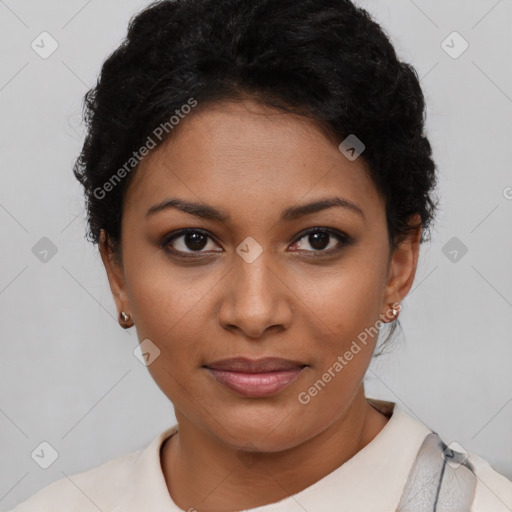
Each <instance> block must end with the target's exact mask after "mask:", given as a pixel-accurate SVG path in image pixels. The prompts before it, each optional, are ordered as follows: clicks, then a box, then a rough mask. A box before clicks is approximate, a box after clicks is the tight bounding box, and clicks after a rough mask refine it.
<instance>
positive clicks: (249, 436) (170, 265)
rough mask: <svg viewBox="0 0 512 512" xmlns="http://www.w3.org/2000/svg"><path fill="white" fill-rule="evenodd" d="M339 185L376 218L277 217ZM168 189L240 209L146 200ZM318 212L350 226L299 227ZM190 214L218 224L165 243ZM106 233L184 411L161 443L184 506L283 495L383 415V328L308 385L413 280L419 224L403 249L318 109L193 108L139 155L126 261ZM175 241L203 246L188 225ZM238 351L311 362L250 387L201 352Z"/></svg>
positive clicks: (242, 503)
mask: <svg viewBox="0 0 512 512" xmlns="http://www.w3.org/2000/svg"><path fill="white" fill-rule="evenodd" d="M339 142H341V141H339ZM333 196H338V197H342V198H345V199H347V200H350V201H352V202H354V203H356V204H357V205H359V207H360V208H361V209H362V210H363V212H364V218H363V217H362V216H360V215H358V214H357V213H355V212H353V211H352V210H350V209H347V208H340V207H331V208H327V209H324V210H322V211H319V212H315V213H312V214H309V215H306V216H304V217H300V218H297V219H293V220H281V212H282V211H283V210H284V209H286V208H288V207H290V206H297V205H302V204H307V203H310V202H313V201H315V200H318V199H323V198H328V197H333ZM171 197H173V198H179V199H182V200H187V201H194V202H202V203H206V204H208V205H211V206H213V207H215V208H217V209H222V210H224V211H225V212H226V213H227V214H229V216H230V219H229V220H227V221H224V222H219V221H215V220H209V219H203V218H199V217H196V216H194V215H192V214H190V213H185V212H182V211H179V210H178V209H167V210H163V211H160V212H158V213H156V214H154V215H151V216H148V217H146V216H145V214H146V211H147V210H148V208H150V207H151V206H153V205H155V204H158V203H160V202H162V201H163V200H165V199H168V198H171ZM315 227H322V228H331V229H333V230H338V231H340V232H342V233H345V234H347V235H349V236H350V237H352V238H353V240H354V242H353V243H352V244H349V245H345V246H344V245H343V242H339V241H338V240H337V239H336V238H335V237H334V236H331V237H330V238H327V239H326V242H325V244H324V247H325V248H321V249H318V248H315V246H313V243H314V242H313V243H312V242H311V238H310V237H309V238H308V234H305V235H300V233H301V232H302V231H303V230H306V229H310V228H315ZM182 228H197V229H201V230H203V231H207V232H208V235H210V238H207V239H206V241H205V243H204V244H203V246H201V247H202V248H199V256H200V257H198V258H196V259H193V257H192V258H188V259H185V258H179V257H178V256H172V254H171V253H170V252H166V251H165V250H164V248H162V247H161V246H160V244H161V243H162V242H163V240H164V238H165V236H166V235H169V234H170V233H173V232H176V231H177V230H179V229H182ZM102 235H103V236H102V242H101V244H100V251H101V256H102V259H103V262H104V265H105V268H106V271H107V275H108V279H109V283H110V287H111V290H112V294H113V297H114V300H115V302H116V306H117V309H118V311H125V312H127V313H129V314H130V315H131V316H132V319H133V321H134V322H135V327H136V330H137V334H138V337H139V340H144V339H146V338H149V339H150V340H151V341H152V342H153V343H154V344H155V345H157V346H158V348H159V349H160V351H161V353H160V356H159V357H158V358H157V359H155V361H154V362H153V363H152V364H150V365H149V366H148V370H149V371H150V373H151V375H152V377H153V378H154V380H155V382H156V383H157V384H158V386H159V387H160V388H161V390H162V391H163V392H164V393H165V395H166V396H167V397H168V398H169V399H170V400H171V401H172V403H173V405H174V408H175V413H176V418H177V420H178V424H179V432H178V433H177V434H175V435H174V436H172V437H171V438H170V439H169V440H168V441H167V442H166V443H165V444H164V446H163V448H162V451H161V463H162V470H163V473H164V476H165V479H166V482H167V487H168V489H169V493H170V495H171V496H172V498H173V500H174V501H175V502H176V504H177V505H178V506H179V507H181V508H183V509H184V510H188V509H189V508H190V507H195V509H197V510H199V511H203V510H204V511H211V510H225V511H236V510H241V509H245V508H254V507H257V506H262V505H264V504H268V503H272V502H275V501H278V500H281V499H283V498H285V497H286V496H289V495H292V494H295V493H297V492H299V491H301V490H302V489H304V488H306V487H308V486H310V485H312V484H313V483H315V482H316V481H318V480H319V479H321V478H322V477H324V476H325V475H327V474H328V473H330V472H332V471H333V470H334V469H336V468H337V467H339V466H340V465H341V464H343V463H344V462H345V461H346V460H348V459H349V458H351V457H352V456H353V455H354V454H356V453H357V452H358V451H359V450H361V449H362V448H363V447H364V446H366V445H367V444H368V443H369V442H370V441H371V440H372V439H373V438H374V437H375V436H376V435H377V434H378V433H379V432H380V431H381V430H382V428H383V427H384V426H385V425H386V423H387V421H388V418H386V417H385V416H384V415H383V414H381V413H380V412H378V411H377V410H376V409H374V408H373V407H371V406H370V405H369V404H368V402H367V401H366V398H365V395H364V387H363V377H364V374H365V372H366V370H367V368H368V365H369V363H370V360H371V356H372V353H373V351H374V348H375V343H376V341H377V340H376V338H369V339H368V343H367V345H366V346H364V345H361V347H362V350H361V351H360V352H358V353H357V355H355V356H354V358H353V359H352V360H351V361H350V362H349V363H348V364H347V365H346V366H345V367H344V368H343V370H342V371H341V372H339V373H338V374H336V377H335V378H333V379H332V380H331V381H330V382H329V383H328V384H327V385H326V386H325V388H324V389H322V390H321V391H320V392H319V393H318V394H317V395H316V396H315V397H313V398H312V399H311V401H310V402H309V403H308V404H303V403H301V402H300V401H299V400H298V394H299V393H300V392H303V391H307V390H308V388H310V386H312V385H313V384H314V383H315V382H316V381H317V380H318V379H320V378H321V377H322V374H324V373H325V371H326V370H327V369H328V368H329V367H332V365H333V364H334V363H335V361H336V360H337V357H338V356H339V355H343V354H344V353H345V352H346V351H347V350H348V349H349V347H350V346H351V344H352V342H353V341H354V340H356V339H357V336H358V334H359V333H361V332H362V331H364V330H365V328H370V327H372V326H374V325H375V324H376V323H377V322H378V320H379V319H380V318H382V317H381V315H387V314H388V315H389V304H390V303H393V302H401V301H402V299H403V298H404V297H405V296H406V295H407V293H408V292H409V290H410V288H411V285H412V282H413V280H414V274H415V272H416V266H417V260H418V252H419V240H420V235H421V228H418V229H417V230H416V231H415V232H414V233H413V234H412V235H411V236H409V237H408V238H407V239H406V240H405V241H404V242H403V243H401V244H400V245H399V247H398V248H397V249H396V250H395V251H394V252H393V253H391V252H390V245H389V241H388V236H387V230H386V217H385V205H384V201H383V199H382V198H381V197H380V195H379V194H378V192H377V189H376V188H375V186H374V184H373V182H372V181H371V180H370V179H369V177H368V175H367V173H366V168H365V163H364V162H363V160H362V159H361V158H359V159H356V160H355V161H349V160H348V159H347V158H346V157H345V156H344V155H343V154H342V153H341V152H340V151H339V150H338V148H337V145H336V144H334V143H333V141H332V140H329V139H328V137H327V136H326V135H325V134H324V133H323V132H322V131H321V130H320V129H319V128H318V127H317V125H316V124H315V123H314V122H313V121H311V120H310V119H307V118H304V117H300V116H296V115H292V114H285V113H282V112H278V111H275V110H272V109H270V108H268V107H265V106H262V105H260V104H258V103H256V102H253V101H251V100H247V99H245V100H243V101H239V102H232V101H230V102H223V103H217V104H215V105H210V106H208V107H207V108H205V109H202V110H199V109H197V110H195V111H194V112H193V113H192V114H190V115H189V116H188V117H187V118H186V119H185V120H183V121H181V122H180V125H179V126H178V127H177V129H175V131H174V132H173V136H172V138H170V139H168V140H167V141H166V142H165V144H164V145H162V146H160V147H158V148H156V149H155V150H154V151H153V152H152V153H150V154H149V155H148V156H147V157H146V158H145V159H144V160H143V161H142V162H141V164H140V167H139V169H138V170H137V174H136V175H135V176H134V180H133V181H132V183H131V184H130V186H129V188H128V190H127V193H126V196H125V204H124V209H123V221H122V254H123V258H122V262H121V263H122V264H119V263H118V262H116V260H115V258H114V257H113V253H112V251H111V249H110V247H109V245H108V243H107V242H106V237H105V236H104V235H105V233H103V234H102ZM297 235H300V238H299V237H298V236H297ZM248 236H250V237H252V238H254V239H255V240H256V241H257V242H258V244H259V245H260V246H261V247H262V249H263V252H262V253H261V255H260V256H259V257H258V258H257V259H256V260H254V261H253V262H252V263H248V262H246V261H245V260H244V259H242V258H241V257H240V256H239V254H238V253H237V252H236V249H237V247H238V246H239V245H240V244H241V243H242V242H243V241H244V240H245V239H246V237H248ZM171 246H172V247H174V248H175V249H176V250H180V251H184V252H185V253H187V254H192V255H195V256H197V255H198V250H197V249H196V250H195V252H194V246H193V245H192V246H190V244H189V246H187V245H186V244H185V237H183V236H180V237H178V238H177V239H175V240H174V241H173V242H170V243H169V246H168V247H171ZM335 247H341V249H340V250H339V251H337V252H333V251H331V254H330V255H328V254H325V255H322V253H327V252H328V251H329V250H330V249H331V248H335ZM300 250H301V251H302V252H300ZM318 254H320V256H319V257H318V256H317V257H315V255H318ZM238 356H245V357H249V358H253V359H256V358H262V357H267V356H274V357H282V358H287V359H293V360H298V361H300V362H302V363H303V364H307V365H308V367H307V368H306V369H305V370H304V371H303V372H302V374H301V375H300V376H299V378H298V379H297V380H296V381H295V382H293V383H292V384H291V385H289V386H288V387H286V388H284V389H283V390H282V391H280V392H279V393H277V394H276V395H273V396H270V397H265V398H247V397H243V396H241V395H239V394H237V393H235V392H233V391H231V390H229V389H228V388H226V387H224V386H223V385H221V384H220V383H218V382H217V381H216V380H214V379H213V378H212V377H211V375H210V374H209V372H208V370H207V369H205V368H204V367H203V365H205V364H208V363H211V362H213V361H216V360H219V359H224V358H230V357H238ZM304 461H307V464H305V463H304Z"/></svg>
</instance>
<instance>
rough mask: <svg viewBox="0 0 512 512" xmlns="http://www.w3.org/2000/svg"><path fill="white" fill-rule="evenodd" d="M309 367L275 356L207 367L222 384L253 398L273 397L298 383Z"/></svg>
mask: <svg viewBox="0 0 512 512" xmlns="http://www.w3.org/2000/svg"><path fill="white" fill-rule="evenodd" d="M307 367H308V365H307V364H304V363H301V362H298V361H291V360H288V359H281V358H275V357H266V358H263V359H247V358H243V357H238V358H233V359H223V360H221V361H216V362H214V363H211V364H208V365H204V368H206V369H207V370H208V371H209V373H210V375H211V376H212V377H213V378H214V379H215V380H216V381H217V382H219V383H220V384H223V385H224V386H226V387H227V388H229V389H230V390H232V391H234V392H236V393H238V394H239V395H242V396H245V397H251V398H258V397H265V396H271V395H275V394H277V393H279V392H280V391H282V390H283V389H284V388H285V387H287V386H289V385H290V384H291V383H292V382H294V381H295V380H297V379H298V378H299V376H300V375H301V374H302V373H303V372H304V370H305V368H307Z"/></svg>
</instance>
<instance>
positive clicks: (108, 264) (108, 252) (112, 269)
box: [99, 229, 131, 315]
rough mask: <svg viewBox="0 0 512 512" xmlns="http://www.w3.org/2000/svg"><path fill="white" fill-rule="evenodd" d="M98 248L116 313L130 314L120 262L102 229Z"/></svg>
mask: <svg viewBox="0 0 512 512" xmlns="http://www.w3.org/2000/svg"><path fill="white" fill-rule="evenodd" d="M99 250H100V254H101V259H102V260H103V265H104V266H105V270H106V272H107V277H108V282H109V284H110V290H111V292H112V296H113V297H114V301H115V303H116V308H117V312H118V315H119V313H120V312H121V311H124V312H126V313H129V314H131V311H130V303H129V300H128V295H127V293H126V286H125V282H124V271H123V267H122V263H121V262H120V261H118V259H117V258H116V256H115V253H114V250H113V248H112V246H111V243H110V240H109V238H108V236H107V234H106V233H105V230H104V229H102V230H101V232H100V241H99Z"/></svg>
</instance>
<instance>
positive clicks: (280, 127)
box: [126, 100, 383, 217]
mask: <svg viewBox="0 0 512 512" xmlns="http://www.w3.org/2000/svg"><path fill="white" fill-rule="evenodd" d="M177 128H178V129H177V130H175V131H173V133H172V137H169V138H168V140H167V141H165V142H164V143H163V144H162V145H161V146H159V147H158V148H157V149H155V150H154V151H153V152H152V153H150V154H149V155H148V156H147V157H145V158H144V159H143V160H142V162H141V164H140V165H139V168H138V170H137V172H136V176H135V177H134V179H133V181H132V183H131V185H130V187H129V189H128V191H127V194H126V205H127V208H130V209H136V210H137V211H138V212H139V214H144V213H145V212H146V211H147V209H148V208H149V207H151V206H153V205H154V204H155V203H159V202H161V201H164V200H165V199H166V197H176V196H178V197H181V198H184V199H188V200H193V201H200V202H205V203H208V204H211V205H213V206H218V207H219V209H222V210H229V211H231V210H232V211H234V212H237V213H238V212H240V211H244V210H245V211H247V210H248V209H250V210H251V211H252V212H253V213H254V214H258V215H262V214H265V213H268V212H269V208H270V207H271V206H272V208H273V207H278V208H279V211H281V210H283V209H284V208H286V207H288V206H290V205H291V204H297V203H306V202H310V201H311V200H314V199H318V198H323V197H326V196H329V197H332V196H334V195H338V196H342V197H345V198H347V199H350V200H351V201H353V202H356V203H358V204H360V205H361V206H362V207H363V208H364V211H365V215H366V213H367V212H368V214H369V215H370V217H371V215H372V213H373V214H378V213H379V210H380V209H381V208H383V203H382V200H381V198H380V196H379V194H378V193H377V190H376V189H375V187H374V184H373V182H372V181H371V179H370V178H369V175H368V172H367V167H366V164H365V162H364V161H363V160H362V159H361V158H358V159H356V160H355V161H350V160H348V159H347V158H346V157H345V156H344V155H343V154H342V153H341V152H340V151H339V149H338V146H337V144H336V142H335V141H333V140H332V139H330V138H328V137H327V135H326V134H325V133H324V132H323V131H322V130H321V129H320V128H319V127H318V125H317V124H316V123H315V122H314V121H312V120H311V119H309V118H306V117H302V116H298V115H295V114H288V113H283V112H281V111H277V110H274V109H271V108H269V107H266V106H262V105H261V104H259V103H255V102H253V101H251V100H245V101H240V102H222V103H217V104H214V105H211V106H208V107H206V108H204V109H198V110H197V111H193V113H192V114H189V115H188V116H187V117H185V118H184V119H182V120H181V121H180V124H179V126H178V127H177ZM340 142H341V141H340ZM372 210H375V211H374V212H372Z"/></svg>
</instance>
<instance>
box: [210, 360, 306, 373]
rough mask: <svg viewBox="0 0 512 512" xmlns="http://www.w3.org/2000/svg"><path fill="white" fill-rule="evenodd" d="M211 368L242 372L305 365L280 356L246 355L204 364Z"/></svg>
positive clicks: (294, 368)
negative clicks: (258, 356)
mask: <svg viewBox="0 0 512 512" xmlns="http://www.w3.org/2000/svg"><path fill="white" fill-rule="evenodd" d="M205 366H206V367H207V368H211V369H213V370H228V371H233V372H243V373H266V372H276V371H280V370H297V369H301V368H304V367H305V366H307V365H306V364H304V363H301V362H299V361H291V360H289V359H282V358H280V357H264V358H262V359H248V358H246V357H235V358H231V359H222V360H220V361H215V362H214V363H210V364H207V365H205Z"/></svg>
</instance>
